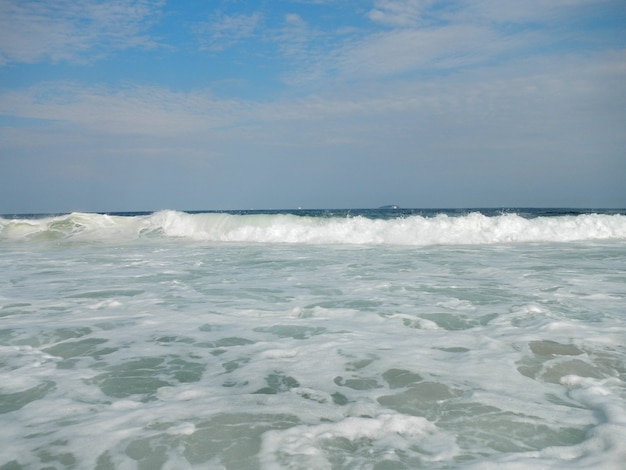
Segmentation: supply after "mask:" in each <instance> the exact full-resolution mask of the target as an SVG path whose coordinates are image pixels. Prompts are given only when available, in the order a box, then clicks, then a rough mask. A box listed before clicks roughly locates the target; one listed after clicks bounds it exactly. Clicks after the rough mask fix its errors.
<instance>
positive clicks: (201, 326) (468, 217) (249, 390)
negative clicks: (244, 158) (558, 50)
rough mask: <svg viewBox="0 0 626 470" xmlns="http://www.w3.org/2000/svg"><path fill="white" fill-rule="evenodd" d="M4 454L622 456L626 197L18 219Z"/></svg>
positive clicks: (494, 463)
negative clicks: (563, 202) (545, 204)
mask: <svg viewBox="0 0 626 470" xmlns="http://www.w3.org/2000/svg"><path fill="white" fill-rule="evenodd" d="M0 286H1V287H0V322H1V325H0V443H2V446H1V448H2V451H1V452H0V469H2V470H9V469H11V470H17V469H35V468H36V469H43V468H45V469H66V468H68V469H98V470H105V469H109V470H112V469H150V470H153V469H200V468H201V469H228V470H234V469H246V470H248V469H375V470H383V469H388V470H391V469H419V468H426V469H481V470H482V469H526V468H533V469H542V468H545V469H547V468H550V469H591V468H593V469H623V468H624V462H626V210H601V209H598V210H580V209H488V210H487V209H480V210H418V209H413V210H407V209H399V208H394V207H387V208H383V209H373V210H315V211H313V210H292V211H230V212H221V211H212V212H179V211H159V212H154V213H148V212H145V213H109V214H98V213H72V214H58V215H5V216H2V217H0Z"/></svg>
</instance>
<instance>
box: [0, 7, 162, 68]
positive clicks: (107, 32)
mask: <svg viewBox="0 0 626 470" xmlns="http://www.w3.org/2000/svg"><path fill="white" fill-rule="evenodd" d="M163 3H164V2H163V1H156V2H151V1H148V0H112V1H107V2H101V1H97V0H85V1H81V2H76V1H73V0H57V1H54V2H52V1H46V0H22V1H20V0H0V65H6V64H8V63H35V62H38V61H41V60H49V61H52V62H58V61H64V60H69V61H87V60H89V59H90V58H91V57H92V56H97V55H100V54H103V53H106V52H108V51H111V50H120V49H128V48H134V47H154V46H155V42H154V40H153V39H152V38H150V37H149V36H148V35H147V34H146V30H147V29H148V28H149V26H151V25H152V22H153V21H154V19H155V17H156V16H158V13H159V10H160V8H161V6H162V4H163Z"/></svg>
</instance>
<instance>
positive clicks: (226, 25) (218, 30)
mask: <svg viewBox="0 0 626 470" xmlns="http://www.w3.org/2000/svg"><path fill="white" fill-rule="evenodd" d="M262 21H263V17H262V15H261V14H260V13H259V12H255V13H252V14H250V15H246V14H235V15H225V14H222V13H220V14H216V15H213V16H212V17H211V18H210V20H209V21H206V22H202V23H200V24H198V25H197V26H196V28H195V33H196V35H197V37H198V40H199V41H200V49H206V50H210V51H222V50H224V49H228V48H229V47H232V46H233V45H235V44H237V43H238V42H240V41H242V40H244V39H248V38H251V37H252V36H254V34H255V33H256V32H257V30H258V29H259V27H260V26H261V25H262Z"/></svg>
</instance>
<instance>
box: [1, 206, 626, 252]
mask: <svg viewBox="0 0 626 470" xmlns="http://www.w3.org/2000/svg"><path fill="white" fill-rule="evenodd" d="M159 234H162V235H165V236H167V237H178V238H187V239H191V240H203V241H213V242H256V243H309V244H310V243H316V244H352V245H365V244H369V245H372V244H373V245H377V244H390V245H416V246H419V245H436V244H451V245H457V244H493V243H515V242H545V241H548V242H568V241H582V240H607V239H626V216H624V215H606V214H582V215H577V216H558V217H537V218H533V219H526V218H524V217H521V216H519V215H516V214H505V215H498V216H492V217H488V216H485V215H483V214H481V213H478V212H475V213H470V214H468V215H464V216H448V215H445V214H439V215H437V216H435V217H422V216H416V215H414V216H409V217H404V218H396V219H389V220H380V219H368V218H365V217H361V216H357V217H347V218H339V217H328V218H325V217H308V216H297V215H293V214H252V215H233V214H225V213H199V214H188V213H184V212H176V211H160V212H156V213H154V214H151V215H148V216H133V217H131V216H109V215H101V214H84V213H73V214H69V215H64V216H58V217H49V218H44V219H11V220H9V219H0V237H1V238H4V239H6V240H22V239H32V238H37V237H39V238H53V239H59V238H61V239H87V240H101V241H102V240H110V241H115V240H118V241H122V240H128V239H134V238H137V237H146V236H149V237H150V236H152V237H154V236H159Z"/></svg>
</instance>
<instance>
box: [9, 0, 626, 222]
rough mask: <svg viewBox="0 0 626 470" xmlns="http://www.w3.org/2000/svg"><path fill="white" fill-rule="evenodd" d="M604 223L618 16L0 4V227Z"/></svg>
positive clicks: (610, 3) (620, 122)
mask: <svg viewBox="0 0 626 470" xmlns="http://www.w3.org/2000/svg"><path fill="white" fill-rule="evenodd" d="M387 204H397V205H399V206H401V207H413V208H455V207H462V208H471V207H587V208H601V207H606V208H616V207H618V208H624V207H626V2H625V1H624V0H524V1H520V0H471V1H470V0H467V1H463V0H441V1H435V0H358V1H357V0H291V1H290V0H258V1H243V0H215V1H209V0H204V1H202V0H188V1H185V0H176V1H174V0H170V1H166V0H154V1H150V0H108V1H100V0H82V1H75V0H42V1H39V0H0V213H2V214H19V213H59V212H71V211H85V212H86V211H153V210H161V209H176V210H220V209H223V210H229V209H291V208H297V207H302V208H311V209H312V208H367V207H378V206H382V205H387Z"/></svg>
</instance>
